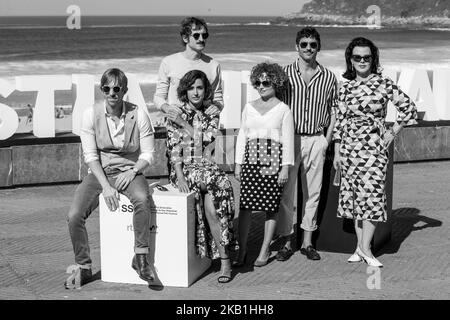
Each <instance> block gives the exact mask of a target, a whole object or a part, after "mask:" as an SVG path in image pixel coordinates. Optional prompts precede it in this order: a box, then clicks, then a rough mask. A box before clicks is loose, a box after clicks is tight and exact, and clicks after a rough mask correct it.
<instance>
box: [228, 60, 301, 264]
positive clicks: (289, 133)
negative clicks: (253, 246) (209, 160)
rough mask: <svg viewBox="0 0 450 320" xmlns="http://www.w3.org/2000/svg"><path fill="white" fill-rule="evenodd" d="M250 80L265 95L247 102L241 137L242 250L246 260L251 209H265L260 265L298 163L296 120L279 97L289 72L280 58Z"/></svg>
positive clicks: (259, 69)
mask: <svg viewBox="0 0 450 320" xmlns="http://www.w3.org/2000/svg"><path fill="white" fill-rule="evenodd" d="M250 80H251V82H252V84H253V86H254V87H255V89H256V90H258V93H259V95H260V98H259V99H257V100H255V101H252V102H250V103H247V104H246V106H245V107H244V110H243V111H242V122H241V128H240V130H239V134H238V138H237V141H236V167H235V176H236V179H237V180H238V181H240V183H241V190H240V198H239V199H240V200H239V201H240V210H239V255H238V259H237V261H235V263H234V265H235V266H243V265H244V263H245V258H246V253H247V238H248V232H249V228H250V223H251V215H250V214H251V212H252V211H264V212H265V214H266V222H265V225H264V239H263V243H262V245H261V249H260V252H259V255H258V258H257V259H256V261H255V262H254V264H253V265H254V266H255V267H262V266H264V265H266V264H267V263H268V260H269V257H270V251H269V246H270V242H271V241H272V237H273V234H274V231H275V227H276V213H277V212H278V208H279V206H280V199H281V194H282V190H283V185H284V184H285V183H286V181H287V178H288V171H289V166H292V165H293V164H294V120H293V116H292V112H291V110H290V109H289V107H288V106H287V105H286V104H285V103H283V102H281V101H280V100H279V97H280V96H281V94H282V92H283V91H284V89H285V88H286V84H287V75H286V74H285V73H284V71H283V69H282V68H281V67H280V66H279V65H278V64H268V63H261V64H258V65H256V66H255V67H254V68H253V69H252V72H251V76H250Z"/></svg>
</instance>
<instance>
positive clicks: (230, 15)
mask: <svg viewBox="0 0 450 320" xmlns="http://www.w3.org/2000/svg"><path fill="white" fill-rule="evenodd" d="M286 14H288V13H285V14H283V15H286ZM283 15H273V14H272V15H252V14H249V15H243V14H208V15H203V14H199V15H189V14H188V15H181V14H171V15H169V14H151V15H149V14H123V15H117V14H111V15H109V14H82V16H85V17H190V16H197V17H199V16H201V17H281V16H283ZM0 17H2V18H6V17H9V18H21V17H67V14H49V15H32V14H25V15H1V14H0Z"/></svg>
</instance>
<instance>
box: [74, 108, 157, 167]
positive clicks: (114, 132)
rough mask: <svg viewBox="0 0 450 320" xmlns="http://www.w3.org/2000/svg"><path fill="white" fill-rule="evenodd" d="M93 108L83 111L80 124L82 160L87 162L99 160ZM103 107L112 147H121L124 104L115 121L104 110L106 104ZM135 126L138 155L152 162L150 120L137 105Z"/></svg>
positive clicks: (123, 136)
mask: <svg viewBox="0 0 450 320" xmlns="http://www.w3.org/2000/svg"><path fill="white" fill-rule="evenodd" d="M94 108H99V106H97V107H95V106H94V107H92V108H89V109H87V110H85V111H84V113H83V121H82V124H81V132H80V139H81V145H82V147H83V155H84V161H85V162H86V163H89V162H91V161H95V160H99V156H98V148H97V143H96V142H95V130H94ZM101 108H103V109H104V112H105V115H106V124H107V126H108V129H109V135H110V137H111V140H112V142H113V145H114V147H116V148H119V149H120V148H122V147H123V145H124V139H125V104H123V107H122V114H121V116H120V118H119V121H118V122H117V123H116V122H115V121H114V119H113V118H112V116H111V115H110V114H108V113H107V112H106V104H105V103H104V104H103V106H102V107H101ZM136 124H137V127H138V129H139V144H140V152H141V153H140V155H139V159H141V160H145V161H147V162H148V163H149V164H151V163H152V159H153V154H154V152H155V150H154V149H153V148H152V145H151V136H152V135H153V133H154V131H155V130H154V129H153V125H152V122H151V120H150V118H149V116H148V115H147V113H146V112H145V110H144V109H143V108H142V107H139V106H138V107H137V121H136Z"/></svg>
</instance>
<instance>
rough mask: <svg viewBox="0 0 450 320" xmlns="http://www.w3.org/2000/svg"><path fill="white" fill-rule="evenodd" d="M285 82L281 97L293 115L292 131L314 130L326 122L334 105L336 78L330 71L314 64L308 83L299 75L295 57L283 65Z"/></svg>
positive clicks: (326, 123) (306, 131)
mask: <svg viewBox="0 0 450 320" xmlns="http://www.w3.org/2000/svg"><path fill="white" fill-rule="evenodd" d="M284 71H285V72H286V73H287V75H288V77H289V86H288V89H287V90H286V92H285V94H284V97H283V100H284V102H285V103H286V104H287V105H288V106H289V107H290V108H291V110H292V113H293V115H294V126H295V133H296V134H315V133H318V132H321V131H322V130H323V129H324V128H325V127H327V126H328V124H329V121H330V113H331V112H333V110H334V107H335V106H336V105H337V98H338V96H337V80H336V76H335V75H334V73H333V72H331V71H330V70H328V69H327V68H325V67H323V66H322V65H320V64H318V68H317V72H316V74H315V75H314V76H313V77H312V78H311V80H310V81H309V83H308V84H306V82H305V80H303V78H302V77H301V72H300V68H299V65H298V60H296V61H295V62H294V63H292V64H290V65H288V66H286V67H284Z"/></svg>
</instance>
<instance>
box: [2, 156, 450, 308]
mask: <svg viewBox="0 0 450 320" xmlns="http://www.w3.org/2000/svg"><path fill="white" fill-rule="evenodd" d="M233 183H234V185H235V187H236V186H237V183H236V181H235V180H233ZM76 186H77V184H64V185H45V186H33V187H22V188H14V189H0V299H61V300H65V299H70V300H79V299H99V300H100V299H102V300H103V299H105V300H111V299H151V300H157V299H161V300H168V299H169V300H170V299H181V300H196V299H207V300H210V299H211V300H215V299H224V300H228V299H230V300H234V299H235V300H241V299H242V300H243V299H250V300H258V299H268V300H277V299H286V300H298V299H349V300H355V299H371V300H372V299H389V300H391V299H449V298H450V250H449V247H450V214H449V213H450V198H449V190H450V161H439V162H419V163H405V164H395V165H394V198H393V209H394V212H393V217H392V219H393V231H392V239H391V241H390V242H389V243H388V244H387V245H386V246H384V247H383V248H382V249H381V250H380V252H379V253H378V254H379V257H378V258H379V259H380V260H381V261H382V262H383V263H384V265H385V266H384V268H382V269H380V277H381V278H380V282H379V289H377V288H374V289H369V287H368V285H367V282H368V279H369V277H370V276H372V275H373V274H372V273H373V271H371V270H368V268H367V265H365V264H363V263H358V264H348V263H347V262H346V260H347V258H348V254H341V253H331V252H320V254H321V256H322V260H320V261H310V260H307V259H306V257H305V256H303V255H301V254H300V252H299V251H296V252H295V254H294V255H293V256H292V257H291V259H289V260H288V261H285V262H279V261H276V260H272V261H271V262H270V263H269V264H268V265H267V266H265V267H262V268H254V267H253V266H252V261H253V260H254V259H256V256H257V253H258V248H259V245H260V243H261V241H262V233H263V231H262V230H263V224H264V217H263V215H262V214H255V215H254V217H253V223H252V227H251V232H250V239H249V243H250V248H249V250H250V251H249V258H250V263H248V265H247V266H246V267H244V268H241V269H236V270H234V279H233V281H232V282H230V283H228V284H219V283H218V282H217V276H218V275H219V261H215V262H214V263H213V266H212V267H211V268H210V269H209V270H208V271H207V272H206V273H205V274H204V275H202V276H201V277H200V278H199V279H198V280H197V281H196V282H195V283H194V284H193V285H192V286H191V287H189V288H175V287H163V288H149V287H147V286H145V285H131V284H117V283H106V282H102V281H101V279H100V249H99V246H100V243H99V219H98V210H96V211H95V212H94V213H93V214H92V216H91V217H90V218H89V219H88V221H87V229H88V232H89V241H90V245H91V255H92V258H93V272H94V274H95V280H94V281H92V282H90V283H89V284H87V285H86V286H84V287H83V288H82V289H81V290H66V289H64V287H63V282H64V280H65V278H66V277H67V276H68V275H67V274H66V273H65V271H66V268H67V266H68V265H71V264H73V263H74V261H73V252H72V247H71V243H70V239H69V234H68V229H67V224H66V218H65V215H66V213H67V212H68V210H69V206H70V204H71V201H72V197H73V192H74V190H75V188H76ZM237 191H238V188H235V192H237ZM174 237H175V235H174ZM174 240H175V239H174ZM276 249H277V247H276V246H274V251H273V252H272V255H275V254H276ZM168 254H170V252H168ZM369 282H370V281H369ZM371 283H372V285H373V284H374V282H371ZM372 287H373V286H372Z"/></svg>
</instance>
